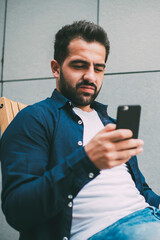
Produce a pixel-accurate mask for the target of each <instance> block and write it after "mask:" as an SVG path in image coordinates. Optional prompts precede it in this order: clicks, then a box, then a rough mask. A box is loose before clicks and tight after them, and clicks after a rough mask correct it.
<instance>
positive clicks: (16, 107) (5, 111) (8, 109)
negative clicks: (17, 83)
mask: <svg viewBox="0 0 160 240" xmlns="http://www.w3.org/2000/svg"><path fill="white" fill-rule="evenodd" d="M26 106H27V105H25V104H22V103H17V102H14V101H11V100H9V99H7V98H5V97H1V98H0V126H1V134H3V132H4V131H5V129H6V128H7V126H8V125H9V124H10V122H11V121H12V120H13V118H14V117H15V116H16V114H17V113H18V112H19V111H21V110H22V109H23V108H24V107H26Z"/></svg>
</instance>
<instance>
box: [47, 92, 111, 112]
mask: <svg viewBox="0 0 160 240" xmlns="http://www.w3.org/2000/svg"><path fill="white" fill-rule="evenodd" d="M51 98H52V99H54V101H55V102H56V105H57V107H58V108H62V107H64V105H66V103H69V104H70V105H71V106H72V107H74V105H73V104H72V102H71V101H70V100H69V99H68V98H66V97H64V96H63V95H62V94H61V93H60V92H58V91H57V89H54V91H53V93H52V96H51ZM107 107H108V105H104V104H101V103H99V102H96V101H94V102H93V103H92V104H91V108H93V109H95V110H96V111H97V112H101V113H102V114H104V115H106V113H107Z"/></svg>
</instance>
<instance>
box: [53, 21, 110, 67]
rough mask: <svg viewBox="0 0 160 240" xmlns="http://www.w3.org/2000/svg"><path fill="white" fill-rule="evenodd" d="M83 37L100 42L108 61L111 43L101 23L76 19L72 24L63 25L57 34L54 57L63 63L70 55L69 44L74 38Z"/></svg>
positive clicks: (88, 40) (86, 39)
mask: <svg viewBox="0 0 160 240" xmlns="http://www.w3.org/2000/svg"><path fill="white" fill-rule="evenodd" d="M78 37H79V38H82V39H84V40H85V41H87V42H93V41H96V42H99V43H101V44H102V45H103V46H104V47H105V49H106V57H105V61H107V58H108V54H109V51H110V43H109V40H108V37H107V33H106V32H105V31H104V29H103V28H102V27H100V26H99V25H97V24H95V23H92V22H87V21H76V22H73V24H71V25H66V26H64V27H62V28H61V29H60V30H59V31H58V32H57V34H56V35H55V43H54V59H55V60H56V61H57V62H58V63H59V64H60V65H62V64H63V62H64V60H65V58H66V57H67V56H68V54H69V53H68V45H69V43H70V42H71V40H73V39H74V38H78Z"/></svg>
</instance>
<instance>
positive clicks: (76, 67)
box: [72, 63, 87, 69]
mask: <svg viewBox="0 0 160 240" xmlns="http://www.w3.org/2000/svg"><path fill="white" fill-rule="evenodd" d="M72 67H73V68H74V69H86V68H87V66H86V65H85V64H81V63H79V64H72Z"/></svg>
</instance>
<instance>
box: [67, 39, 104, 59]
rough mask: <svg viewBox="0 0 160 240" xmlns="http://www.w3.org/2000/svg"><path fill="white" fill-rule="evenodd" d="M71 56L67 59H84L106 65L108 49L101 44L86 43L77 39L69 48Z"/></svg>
mask: <svg viewBox="0 0 160 240" xmlns="http://www.w3.org/2000/svg"><path fill="white" fill-rule="evenodd" d="M68 51H69V54H68V56H67V58H66V59H68V60H74V59H77V58H78V59H83V60H86V61H96V62H101V63H105V56H106V49H105V47H104V46H103V45H102V44H101V43H99V42H96V41H94V42H86V41H85V40H83V39H80V38H75V39H73V40H72V41H71V42H70V43H69V46H68Z"/></svg>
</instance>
